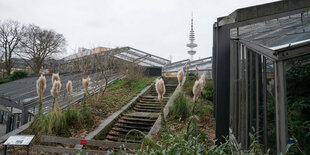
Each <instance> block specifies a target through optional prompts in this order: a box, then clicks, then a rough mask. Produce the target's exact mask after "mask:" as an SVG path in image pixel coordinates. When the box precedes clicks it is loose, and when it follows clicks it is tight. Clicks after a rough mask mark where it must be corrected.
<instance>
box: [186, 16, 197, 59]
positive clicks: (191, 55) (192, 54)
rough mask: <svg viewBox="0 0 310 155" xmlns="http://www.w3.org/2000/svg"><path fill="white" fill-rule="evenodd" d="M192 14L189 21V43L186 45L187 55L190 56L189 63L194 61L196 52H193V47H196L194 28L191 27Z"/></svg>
mask: <svg viewBox="0 0 310 155" xmlns="http://www.w3.org/2000/svg"><path fill="white" fill-rule="evenodd" d="M193 23H194V22H193V14H192V19H191V30H190V32H189V41H190V43H188V44H186V46H187V47H189V48H190V50H189V51H187V53H188V54H189V55H190V61H193V60H194V55H195V54H196V51H195V50H194V48H195V47H197V46H198V45H197V44H195V43H194V41H195V32H194V26H193Z"/></svg>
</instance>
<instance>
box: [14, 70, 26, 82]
mask: <svg viewBox="0 0 310 155" xmlns="http://www.w3.org/2000/svg"><path fill="white" fill-rule="evenodd" d="M27 76H28V72H27V71H25V70H16V71H14V72H13V74H12V75H10V79H12V80H18V79H21V78H24V77H27Z"/></svg>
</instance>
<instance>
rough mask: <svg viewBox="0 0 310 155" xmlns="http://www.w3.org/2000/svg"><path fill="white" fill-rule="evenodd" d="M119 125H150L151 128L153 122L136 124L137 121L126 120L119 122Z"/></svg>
mask: <svg viewBox="0 0 310 155" xmlns="http://www.w3.org/2000/svg"><path fill="white" fill-rule="evenodd" d="M118 122H119V123H122V124H129V125H148V126H151V125H153V123H152V122H136V121H125V120H122V119H121V120H119V121H118Z"/></svg>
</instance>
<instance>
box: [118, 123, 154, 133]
mask: <svg viewBox="0 0 310 155" xmlns="http://www.w3.org/2000/svg"><path fill="white" fill-rule="evenodd" d="M115 126H116V127H119V128H123V129H130V130H131V129H136V130H140V131H145V130H147V131H148V130H150V129H151V126H144V125H143V126H142V125H127V124H121V123H116V124H115Z"/></svg>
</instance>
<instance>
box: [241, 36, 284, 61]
mask: <svg viewBox="0 0 310 155" xmlns="http://www.w3.org/2000/svg"><path fill="white" fill-rule="evenodd" d="M239 42H240V43H242V44H243V45H245V46H246V47H247V48H249V49H251V50H253V51H255V52H256V53H259V54H261V55H264V56H266V57H268V58H271V59H273V60H278V57H277V56H276V55H274V53H275V51H273V50H271V49H269V48H267V47H264V46H261V45H258V44H255V43H252V42H249V41H247V40H242V39H240V40H239Z"/></svg>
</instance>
